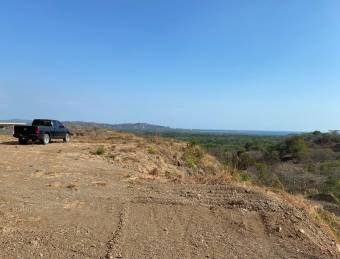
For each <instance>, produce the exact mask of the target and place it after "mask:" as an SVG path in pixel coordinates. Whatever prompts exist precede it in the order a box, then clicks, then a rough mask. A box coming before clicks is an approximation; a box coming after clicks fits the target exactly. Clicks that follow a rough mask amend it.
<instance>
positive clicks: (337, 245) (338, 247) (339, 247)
mask: <svg viewBox="0 0 340 259" xmlns="http://www.w3.org/2000/svg"><path fill="white" fill-rule="evenodd" d="M336 249H337V250H338V252H339V253H340V244H336Z"/></svg>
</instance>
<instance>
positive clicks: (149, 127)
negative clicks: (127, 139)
mask: <svg viewBox="0 0 340 259" xmlns="http://www.w3.org/2000/svg"><path fill="white" fill-rule="evenodd" d="M64 123H65V124H66V125H77V126H81V127H97V128H108V129H113V130H120V131H130V132H167V131H172V130H173V129H172V128H170V127H164V126H159V125H153V124H148V123H122V124H108V123H96V122H83V121H65V122H64Z"/></svg>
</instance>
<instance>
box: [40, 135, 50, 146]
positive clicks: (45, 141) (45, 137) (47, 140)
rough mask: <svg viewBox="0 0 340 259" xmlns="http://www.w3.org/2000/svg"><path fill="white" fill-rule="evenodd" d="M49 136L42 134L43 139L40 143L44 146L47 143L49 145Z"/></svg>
mask: <svg viewBox="0 0 340 259" xmlns="http://www.w3.org/2000/svg"><path fill="white" fill-rule="evenodd" d="M50 140H51V139H50V135H48V134H44V136H43V139H42V140H41V143H42V144H44V145H47V144H48V143H50Z"/></svg>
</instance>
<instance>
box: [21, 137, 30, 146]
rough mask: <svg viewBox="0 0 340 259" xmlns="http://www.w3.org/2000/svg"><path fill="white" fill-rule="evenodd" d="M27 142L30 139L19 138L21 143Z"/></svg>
mask: <svg viewBox="0 0 340 259" xmlns="http://www.w3.org/2000/svg"><path fill="white" fill-rule="evenodd" d="M27 142H28V139H24V138H19V144H20V145H25V144H27Z"/></svg>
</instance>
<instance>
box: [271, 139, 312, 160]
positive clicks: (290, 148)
mask: <svg viewBox="0 0 340 259" xmlns="http://www.w3.org/2000/svg"><path fill="white" fill-rule="evenodd" d="M278 148H279V151H280V157H281V158H284V157H285V156H287V155H291V156H292V158H295V159H302V158H303V156H304V155H305V154H306V153H307V150H308V147H307V145H306V143H305V140H304V138H303V137H302V136H294V137H291V138H288V139H287V140H286V141H285V142H284V143H283V144H281V145H280V146H279V147H278Z"/></svg>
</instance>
